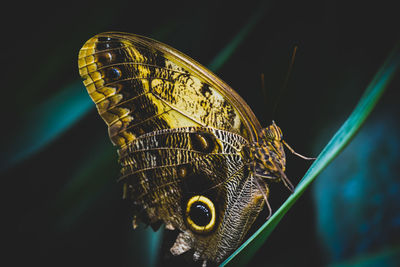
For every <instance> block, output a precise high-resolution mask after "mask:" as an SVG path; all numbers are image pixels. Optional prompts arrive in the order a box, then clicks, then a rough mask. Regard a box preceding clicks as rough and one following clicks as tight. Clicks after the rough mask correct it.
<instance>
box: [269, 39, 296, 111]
mask: <svg viewBox="0 0 400 267" xmlns="http://www.w3.org/2000/svg"><path fill="white" fill-rule="evenodd" d="M297 48H298V46H297V45H295V46H294V48H293V53H292V58H291V59H290V64H289V68H288V71H287V73H286V77H285V81H284V82H283V86H282V90H281V91H280V93H279V95H278V97H277V99H276V101H275V106H274V109H273V110H272V114H273V116H274V117H275V111H276V109H277V107H278V103H279V102H280V99H281V97H282V94H283V92H284V91H285V90H286V89H287V85H288V82H289V77H290V74H291V73H292V69H293V65H294V59H295V58H296V52H297Z"/></svg>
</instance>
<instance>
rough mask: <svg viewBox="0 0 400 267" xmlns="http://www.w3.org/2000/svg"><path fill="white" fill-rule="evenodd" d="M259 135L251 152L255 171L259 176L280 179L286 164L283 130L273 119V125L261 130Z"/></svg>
mask: <svg viewBox="0 0 400 267" xmlns="http://www.w3.org/2000/svg"><path fill="white" fill-rule="evenodd" d="M259 137H260V139H259V141H258V143H255V144H254V145H253V147H252V149H251V153H250V157H251V160H252V162H253V166H254V168H253V172H254V173H255V175H256V176H259V177H263V178H269V179H279V177H281V176H282V174H283V172H284V171H285V165H286V156H285V151H284V148H283V147H284V145H283V139H282V138H283V134H282V131H281V129H280V128H279V127H278V126H277V125H276V124H275V122H274V121H272V124H271V125H269V126H268V127H266V128H264V129H262V130H261V132H260V134H259Z"/></svg>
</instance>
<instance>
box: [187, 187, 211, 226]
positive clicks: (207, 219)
mask: <svg viewBox="0 0 400 267" xmlns="http://www.w3.org/2000/svg"><path fill="white" fill-rule="evenodd" d="M215 218H216V214H215V206H214V203H213V202H212V201H211V200H210V199H209V198H207V197H205V196H200V195H196V196H193V197H191V198H190V199H189V200H188V202H187V204H186V222H187V224H188V226H189V227H190V229H191V230H192V231H194V232H196V233H208V232H210V231H211V230H212V229H213V228H214V226H215Z"/></svg>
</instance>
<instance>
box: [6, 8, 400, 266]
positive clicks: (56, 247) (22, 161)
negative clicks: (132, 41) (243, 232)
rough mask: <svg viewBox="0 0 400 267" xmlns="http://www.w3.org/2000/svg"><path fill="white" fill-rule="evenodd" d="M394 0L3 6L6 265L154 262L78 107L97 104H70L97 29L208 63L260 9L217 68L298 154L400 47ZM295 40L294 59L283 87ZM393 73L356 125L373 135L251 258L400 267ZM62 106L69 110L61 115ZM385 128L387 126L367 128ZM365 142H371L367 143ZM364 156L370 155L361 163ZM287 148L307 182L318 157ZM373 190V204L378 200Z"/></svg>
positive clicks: (291, 169) (99, 131)
mask: <svg viewBox="0 0 400 267" xmlns="http://www.w3.org/2000/svg"><path fill="white" fill-rule="evenodd" d="M394 2H395V1H392V2H389V1H379V2H378V1H374V2H372V1H370V2H368V1H356V2H355V1H334V0H331V1H270V2H265V3H266V4H265V3H263V2H261V1H241V2H238V3H234V1H196V2H195V1H185V2H184V1H182V2H170V1H162V2H161V1H141V2H138V1H119V0H114V1H97V2H91V1H88V2H85V1H82V2H50V3H48V4H40V3H37V2H31V3H28V4H21V3H17V2H15V3H7V5H8V6H5V7H4V8H3V16H2V38H1V40H2V41H1V43H2V47H3V48H2V59H3V62H2V64H1V65H2V76H3V79H2V81H3V83H2V104H1V108H0V111H1V114H2V124H3V126H2V140H1V147H2V148H1V158H0V159H1V161H2V164H1V166H2V168H1V173H0V175H1V187H0V188H1V189H0V190H1V193H0V195H1V203H2V204H3V209H2V211H3V212H2V225H3V226H2V232H3V233H2V238H1V240H2V241H3V242H4V243H5V247H6V250H4V249H3V253H4V254H5V256H6V257H4V259H8V260H11V266H25V265H28V264H29V265H32V264H40V265H41V266H47V265H48V266H50V265H51V266H138V265H147V264H149V262H150V260H149V258H154V257H155V256H154V255H155V254H156V253H155V250H154V249H153V250H152V251H150V252H146V251H144V250H145V248H144V247H146V246H147V245H146V244H152V243H151V241H149V239H148V235H149V234H148V231H145V230H143V229H144V227H141V229H139V230H138V231H135V232H134V231H133V230H132V229H131V214H130V209H129V206H128V204H127V203H125V202H124V201H122V200H121V188H119V185H118V184H116V182H115V180H116V178H117V177H118V176H119V167H118V163H117V154H116V151H115V149H114V148H113V147H112V145H111V142H109V140H108V136H107V130H106V126H105V124H104V123H103V121H102V120H101V119H100V117H99V116H98V115H97V113H96V110H95V109H94V105H92V104H91V103H90V104H88V103H89V97H87V99H86V98H84V99H85V100H83V101H84V102H85V104H84V105H88V107H90V108H88V109H87V110H86V109H83V110H81V108H80V107H82V105H79V103H81V102H79V101H82V100H79V101H78V100H77V101H76V102H74V99H75V97H76V95H78V96H80V95H81V93H80V92H83V93H85V92H84V91H85V89H84V87H83V85H82V84H81V83H80V82H79V80H80V79H79V74H78V68H77V55H78V51H79V49H80V47H81V46H82V45H83V43H84V42H85V41H86V40H87V39H89V38H90V37H92V36H93V35H95V34H96V33H100V32H104V31H110V30H113V31H125V32H131V33H136V34H141V35H145V36H148V37H153V38H155V39H157V40H159V41H162V42H164V43H167V44H169V45H171V46H173V47H175V48H176V49H178V50H180V51H182V52H184V53H185V54H187V55H189V56H190V57H192V58H194V59H195V60H197V61H198V62H201V63H202V64H204V65H206V66H207V64H209V63H210V62H211V61H212V60H213V59H214V57H215V56H216V55H217V54H218V53H219V52H220V51H221V50H222V49H223V48H224V47H226V46H227V45H228V44H230V43H231V42H232V40H233V38H234V37H235V36H236V35H237V34H238V33H239V32H240V31H241V29H243V27H246V25H249V23H250V22H251V21H252V19H253V18H254V16H257V14H261V17H260V19H259V20H257V23H255V24H254V25H253V26H252V27H250V30H249V31H248V33H247V35H246V36H245V38H244V39H243V41H242V42H241V43H240V44H239V46H238V47H237V48H236V49H235V51H234V52H233V54H232V55H231V56H230V57H229V59H228V60H227V61H226V62H225V64H224V65H223V66H222V67H221V68H220V69H218V71H217V74H218V76H220V77H221V78H222V79H223V80H225V81H226V82H227V83H228V84H229V85H231V86H232V88H234V89H235V90H236V91H237V92H238V93H239V94H240V95H241V96H242V97H243V98H244V99H245V100H246V101H247V103H248V104H249V106H250V107H252V109H253V111H254V112H255V114H256V115H257V117H258V118H259V120H260V122H261V124H262V125H265V126H266V125H268V124H269V123H270V122H271V120H272V119H274V120H275V121H276V122H277V124H278V125H279V126H280V127H281V129H282V131H283V133H284V137H285V140H286V141H287V142H288V143H289V144H290V145H291V146H292V147H293V148H294V149H295V150H296V151H297V152H299V153H302V154H304V155H308V156H317V155H318V153H319V152H320V151H321V149H322V148H323V146H324V145H325V144H326V143H327V142H328V141H329V139H330V137H331V136H332V135H333V134H334V132H335V131H336V130H337V129H338V127H339V126H340V124H341V123H343V122H344V120H345V119H346V118H347V116H348V115H349V114H350V112H351V111H352V109H353V108H354V106H355V105H356V103H357V101H358V99H359V98H360V96H361V95H362V93H363V91H364V90H365V88H366V87H367V86H368V84H369V82H370V81H371V80H372V78H373V76H374V74H375V73H376V72H377V71H378V69H379V67H380V66H381V65H382V63H383V62H384V60H385V58H386V57H387V56H388V54H389V53H390V51H391V50H392V48H393V47H394V45H395V44H396V42H398V41H399V26H400V23H399V12H398V9H397V8H396V7H395V5H394ZM20 5H21V6H20ZM294 46H298V50H297V54H296V60H295V64H294V68H293V71H292V73H291V76H290V79H289V83H288V87H287V89H285V90H282V86H283V84H284V80H285V76H286V74H287V70H288V67H289V61H290V57H291V55H292V52H293V48H294ZM261 73H264V75H265V88H266V93H264V92H263V90H262V88H261V79H260V75H261ZM398 76H399V75H398V74H397V75H396V77H395V79H394V81H393V82H392V83H391V85H390V86H389V88H388V90H387V92H386V93H385V95H384V96H383V99H382V100H381V102H380V103H379V104H378V106H377V108H376V110H375V111H374V112H373V113H372V116H371V119H369V120H368V121H367V124H366V125H369V126H368V127H367V126H365V127H364V128H363V130H362V131H364V130H365V129H366V131H367V132H365V133H363V132H360V136H362V137H363V138H364V139H360V140H358V139H357V140H358V141H357V144H358V145H357V146H355V147H352V148H350V147H349V148H348V149H350V150H348V151H350V152H346V153H348V154H345V153H343V154H345V155H347V157H344V158H343V157H342V158H341V159H340V158H338V160H337V161H335V162H334V164H336V166H338V167H337V168H330V169H329V170H327V171H326V172H324V173H323V174H322V175H321V177H319V178H318V179H317V181H318V186H317V185H315V187H314V188H313V189H312V190H308V191H307V192H306V194H305V195H304V196H303V197H302V198H300V200H299V201H298V202H297V203H296V204H295V206H294V207H293V208H292V209H291V210H290V212H289V213H288V214H287V215H286V216H285V217H284V219H283V220H282V222H281V223H280V224H279V225H278V227H277V228H276V230H275V231H274V233H273V234H272V235H271V237H270V238H269V239H268V240H267V242H266V244H265V245H264V246H263V248H262V249H261V250H260V251H259V252H258V253H257V255H256V256H255V258H254V262H253V263H252V264H256V263H258V264H259V265H260V266H265V265H269V266H321V265H329V264H341V263H348V262H356V263H357V264H362V263H360V262H365V261H366V262H371V261H372V260H375V259H376V258H378V259H380V258H381V257H383V258H384V259H386V258H389V259H390V263H393V264H394V265H393V266H395V264H396V263H399V262H400V261H398V260H399V254H400V253H399V249H398V248H399V245H400V236H399V234H398V233H397V232H398V231H399V229H400V209H399V204H398V203H400V199H399V195H400V189H399V188H400V187H399V175H398V171H399V167H398V166H399V164H398V163H399V160H398V159H399V152H398V151H399V149H397V148H398V147H399V145H398V144H399V140H398V137H399V132H400V131H398V130H399V129H398V126H397V124H398V121H399V119H398V118H399V116H398V115H399V112H398V110H399V109H398V105H399V94H398V90H399V78H398ZM76 92H77V93H76ZM85 94H86V93H85ZM279 95H281V96H280V97H278V96H279ZM78 98H79V97H78ZM278 98H279V100H277V99H278ZM71 99H73V100H72V102H71ZM65 103H73V104H68V107H67V108H66V109H62V107H63V105H64V104H65ZM77 103H78V104H77ZM277 103H278V106H277V109H276V110H275V112H273V107H274V105H276V104H277ZM74 105H77V106H74ZM73 112H77V113H79V114H78V115H76V116H75V117H74V118H75V119H72V120H71V121H70V123H69V124H67V125H64V127H61V126H58V124H61V121H63V120H65V119H66V118H68V116H71V113H73ZM43 125H45V126H43ZM43 127H44V128H43ZM46 127H49V128H50V129H52V127H54V128H57V127H59V128H60V127H61V128H60V129H61V130H60V131H58V132H57V131H56V132H55V133H54V134H53V135H49V136H50V137H48V138H45V140H44V141H38V140H42V139H41V137H40V136H46V134H48V133H49V130H44V131H45V133H42V132H41V130H40V129H48V128H46ZM382 129H384V130H382ZM376 132H379V133H380V135H379V136H376V137H373V133H376ZM360 138H361V137H360ZM373 138H375V139H373ZM381 142H384V145H381ZM36 144H37V145H36ZM371 147H373V148H376V149H375V150H374V149H372V150H371V149H370V150H368V151H366V150H363V149H366V148H371ZM382 147H383V148H384V149H381V148H382ZM360 155H363V156H365V157H366V158H367V159H368V160H365V161H359V162H355V161H356V160H355V159H357V158H358V157H359V156H360ZM287 157H288V163H287V175H288V177H289V178H290V179H291V181H292V182H293V183H297V182H298V181H299V180H300V178H301V177H302V176H303V175H304V173H305V171H306V170H307V168H308V167H309V165H310V163H309V162H307V161H304V160H302V159H300V158H297V157H295V156H293V155H291V154H288V155H287ZM343 166H349V167H348V168H344V167H343ZM341 167H342V169H340V168H341ZM339 169H340V170H339ZM360 173H361V174H360ZM353 174H357V175H358V174H359V175H358V176H357V177H361V178H357V179H361V180H356V181H358V183H359V184H358V183H357V182H354V183H355V185H354V183H353V186H354V187H350V189H348V190H350V191H351V192H352V193H353V194H350V195H351V196H353V197H350V198H348V199H347V200H343V199H341V196H342V193H343V190H344V189H343V188H342V187H341V186H342V185H343V184H345V183H346V181H347V182H348V181H354V180H352V179H353V178H352V177H354V176H353ZM371 174H374V175H372V177H371ZM324 175H325V176H328V178H324V177H323V176H324ZM329 177H333V178H332V179H330V178H329ZM339 178H340V179H339ZM371 181H374V182H371ZM381 181H385V182H381ZM382 184H383V185H382ZM361 185H363V186H364V187H363V186H361ZM365 185H371V186H370V187H368V188H367V189H365ZM352 188H353V189H352ZM354 188H357V190H354ZM360 188H361V189H363V188H364V189H365V190H361V189H360ZM324 190H327V191H324ZM354 192H356V193H354ZM357 192H358V194H357ZM375 193H376V195H377V197H376V198H377V199H378V200H377V201H376V203H375V202H374V203H375V204H374V203H372V204H368V203H369V202H368V201H369V200H370V199H371V196H374V194H375ZM288 196H289V192H288V190H286V188H284V186H283V185H282V184H276V185H272V188H271V203H272V208H273V210H277V209H278V207H279V205H280V204H281V203H282V201H284V199H285V198H287V197H288ZM354 203H356V204H354ZM369 205H372V206H369ZM350 206H351V208H350ZM346 211H348V212H349V213H346ZM354 214H358V215H359V216H358V217H357V216H355V215H354ZM262 216H264V218H265V214H262V215H261V217H262ZM351 216H353V217H351ZM350 217H351V218H352V219H351V220H350V219H348V218H350ZM321 218H323V219H321ZM346 218H347V219H346ZM372 219H374V220H375V221H374V224H373V227H372V226H371V227H370V228H368V227H367V226H368V223H366V222H368V221H370V220H372ZM263 220H264V219H263V218H260V219H259V221H257V225H260V224H261V223H262V222H263ZM365 225H367V226H365ZM360 229H364V230H360ZM365 229H366V230H365ZM354 232H357V233H359V234H358V235H353V233H354ZM372 233H374V234H372ZM339 236H344V237H348V238H347V239H346V238H342V239H340V238H338V237H339ZM145 238H147V239H145ZM150 240H151V239H150ZM371 240H372V241H371ZM143 251H144V252H143ZM146 253H147V254H146ZM376 255H378V256H376ZM382 255H383V256H382ZM385 255H386V256H385ZM387 255H388V256H387ZM385 257H386V258H385ZM371 259H372V260H371ZM155 261H156V260H154V261H153V262H155ZM9 266H10V265H9Z"/></svg>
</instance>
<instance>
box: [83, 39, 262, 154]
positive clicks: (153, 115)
mask: <svg viewBox="0 0 400 267" xmlns="http://www.w3.org/2000/svg"><path fill="white" fill-rule="evenodd" d="M79 72H80V75H81V76H82V78H83V79H84V84H85V86H86V88H87V90H88V93H89V95H90V96H91V98H92V99H93V101H94V102H95V103H96V106H97V109H98V111H99V113H100V115H101V116H102V118H103V119H104V121H105V122H106V123H107V124H108V126H109V134H110V138H111V140H112V142H113V143H114V144H115V145H117V146H118V147H119V148H120V149H121V148H122V149H123V148H124V147H126V145H127V144H129V143H130V142H131V141H132V140H134V139H135V138H136V137H137V136H140V135H142V134H144V133H148V132H152V131H155V130H160V129H170V128H178V127H186V126H207V127H213V128H217V129H221V130H226V131H230V132H233V133H237V134H239V135H242V136H243V137H245V138H247V139H249V140H251V141H253V140H256V139H257V133H258V132H259V130H260V129H261V126H260V124H259V122H258V120H257V118H256V117H255V115H254V114H253V112H252V111H251V109H250V108H249V107H248V105H247V104H246V103H245V101H244V100H243V99H242V98H241V97H240V96H239V95H238V94H237V93H236V92H235V91H234V90H232V89H231V88H230V87H229V86H228V85H226V84H225V83H224V82H223V81H222V80H220V79H219V78H218V77H216V76H215V75H214V74H212V73H211V72H210V71H208V70H207V69H206V68H204V67H202V66H201V65H200V64H199V63H197V62H195V61H194V60H192V59H190V58H189V57H187V56H185V55H183V54H182V53H180V52H179V51H177V50H175V49H173V48H171V47H169V46H167V45H165V44H162V43H160V42H157V41H155V40H152V39H149V38H146V37H142V36H138V35H133V34H127V33H114V32H111V33H103V34H99V35H97V36H95V37H93V38H91V39H90V40H88V41H87V42H86V43H85V45H84V46H83V47H82V49H81V50H80V53H79Z"/></svg>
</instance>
